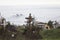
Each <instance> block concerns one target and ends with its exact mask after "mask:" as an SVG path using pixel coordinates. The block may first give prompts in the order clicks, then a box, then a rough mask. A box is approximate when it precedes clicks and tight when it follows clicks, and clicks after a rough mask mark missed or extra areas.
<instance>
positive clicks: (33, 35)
mask: <svg viewBox="0 0 60 40" xmlns="http://www.w3.org/2000/svg"><path fill="white" fill-rule="evenodd" d="M25 19H27V25H26V27H25V29H26V30H25V32H24V33H25V37H27V38H30V40H33V39H34V40H37V39H42V37H41V35H40V33H39V32H40V29H39V27H36V26H34V18H33V17H32V16H31V13H30V14H29V17H26V18H25ZM26 40H28V39H26Z"/></svg>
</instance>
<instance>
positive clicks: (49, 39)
mask: <svg viewBox="0 0 60 40" xmlns="http://www.w3.org/2000/svg"><path fill="white" fill-rule="evenodd" d="M41 35H42V36H43V40H44V39H45V40H60V29H53V30H44V31H42V32H41Z"/></svg>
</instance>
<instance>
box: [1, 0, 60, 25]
mask: <svg viewBox="0 0 60 40" xmlns="http://www.w3.org/2000/svg"><path fill="white" fill-rule="evenodd" d="M0 12H1V15H2V16H3V17H5V18H6V20H7V21H11V22H13V23H15V24H24V21H25V17H26V16H28V14H29V13H31V14H32V16H33V17H35V18H36V20H38V21H42V22H47V21H49V20H54V21H55V20H57V21H58V22H60V19H59V18H60V1H59V0H0ZM16 14H19V15H20V14H22V15H20V16H19V17H17V16H16Z"/></svg>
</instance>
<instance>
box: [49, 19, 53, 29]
mask: <svg viewBox="0 0 60 40" xmlns="http://www.w3.org/2000/svg"><path fill="white" fill-rule="evenodd" d="M48 26H49V27H50V28H53V21H51V20H50V21H48Z"/></svg>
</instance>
